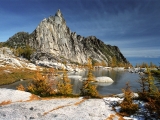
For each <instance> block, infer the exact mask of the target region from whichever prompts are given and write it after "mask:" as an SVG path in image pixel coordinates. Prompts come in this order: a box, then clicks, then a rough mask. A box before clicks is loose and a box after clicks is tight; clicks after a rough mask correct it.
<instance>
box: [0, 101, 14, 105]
mask: <svg viewBox="0 0 160 120" xmlns="http://www.w3.org/2000/svg"><path fill="white" fill-rule="evenodd" d="M11 103H12V101H10V100H8V101H3V102H1V103H0V106H2V105H8V104H11Z"/></svg>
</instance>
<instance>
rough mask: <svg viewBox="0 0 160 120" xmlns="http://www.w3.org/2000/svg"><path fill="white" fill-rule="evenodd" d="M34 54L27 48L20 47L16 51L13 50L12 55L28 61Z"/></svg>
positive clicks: (27, 46)
mask: <svg viewBox="0 0 160 120" xmlns="http://www.w3.org/2000/svg"><path fill="white" fill-rule="evenodd" d="M33 52H34V50H33V49H32V48H31V47H30V46H29V45H26V46H24V47H23V48H22V47H18V48H16V49H14V54H15V55H16V56H18V57H21V56H22V57H24V58H26V59H28V60H30V57H31V54H32V53H33Z"/></svg>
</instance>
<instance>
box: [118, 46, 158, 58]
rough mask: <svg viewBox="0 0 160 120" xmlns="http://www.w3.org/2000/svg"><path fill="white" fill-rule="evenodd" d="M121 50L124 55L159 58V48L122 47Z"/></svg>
mask: <svg viewBox="0 0 160 120" xmlns="http://www.w3.org/2000/svg"><path fill="white" fill-rule="evenodd" d="M121 52H122V53H123V55H124V56H125V57H145V58H159V57H160V48H154V47H146V48H123V49H121Z"/></svg>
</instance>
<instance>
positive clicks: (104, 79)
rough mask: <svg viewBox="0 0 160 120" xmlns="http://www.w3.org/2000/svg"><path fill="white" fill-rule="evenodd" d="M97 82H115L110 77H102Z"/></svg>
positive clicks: (97, 78)
mask: <svg viewBox="0 0 160 120" xmlns="http://www.w3.org/2000/svg"><path fill="white" fill-rule="evenodd" d="M96 81H97V82H111V83H112V82H114V81H113V80H112V79H111V78H110V77H107V76H102V77H96Z"/></svg>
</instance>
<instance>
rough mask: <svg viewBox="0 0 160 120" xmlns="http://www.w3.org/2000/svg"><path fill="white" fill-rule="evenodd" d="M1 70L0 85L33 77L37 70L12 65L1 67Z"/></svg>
mask: <svg viewBox="0 0 160 120" xmlns="http://www.w3.org/2000/svg"><path fill="white" fill-rule="evenodd" d="M0 71H1V72H0V85H6V84H11V83H14V82H16V81H19V80H21V79H23V80H25V79H33V78H34V75H35V71H32V70H29V69H13V68H12V67H0Z"/></svg>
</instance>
